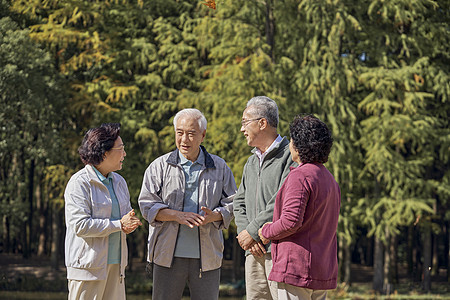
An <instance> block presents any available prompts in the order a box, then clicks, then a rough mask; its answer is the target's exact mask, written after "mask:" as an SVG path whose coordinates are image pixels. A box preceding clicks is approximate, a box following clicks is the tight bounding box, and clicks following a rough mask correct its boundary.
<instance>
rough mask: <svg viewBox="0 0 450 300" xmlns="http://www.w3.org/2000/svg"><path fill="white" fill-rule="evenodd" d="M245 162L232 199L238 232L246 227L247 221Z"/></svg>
mask: <svg viewBox="0 0 450 300" xmlns="http://www.w3.org/2000/svg"><path fill="white" fill-rule="evenodd" d="M246 169H247V164H245V166H244V171H243V173H242V179H241V184H240V185H239V189H238V191H237V193H236V195H235V196H234V200H233V211H234V222H235V223H236V227H237V233H238V234H239V233H240V232H241V231H242V230H244V229H246V228H247V226H248V224H249V222H248V219H247V212H246V211H247V209H246V205H245V189H246V187H245V175H246Z"/></svg>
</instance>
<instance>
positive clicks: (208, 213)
mask: <svg viewBox="0 0 450 300" xmlns="http://www.w3.org/2000/svg"><path fill="white" fill-rule="evenodd" d="M201 210H202V211H203V212H204V213H205V215H204V220H203V221H202V223H201V225H206V224H208V223H211V222H215V221H220V220H222V214H221V213H220V212H218V211H212V210H210V209H209V208H207V207H205V206H202V207H201Z"/></svg>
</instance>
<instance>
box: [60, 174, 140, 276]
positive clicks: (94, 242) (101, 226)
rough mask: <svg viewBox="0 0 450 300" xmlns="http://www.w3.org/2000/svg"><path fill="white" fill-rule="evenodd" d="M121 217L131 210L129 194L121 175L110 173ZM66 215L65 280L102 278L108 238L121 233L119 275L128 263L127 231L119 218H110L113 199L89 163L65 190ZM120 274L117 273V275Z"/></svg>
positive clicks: (74, 176) (123, 272)
mask: <svg viewBox="0 0 450 300" xmlns="http://www.w3.org/2000/svg"><path fill="white" fill-rule="evenodd" d="M112 179H113V186H114V192H115V193H116V196H117V200H118V201H119V207H120V216H121V217H123V216H124V215H125V214H127V213H128V212H129V211H130V210H131V204H130V194H129V192H128V187H127V183H126V182H125V179H123V177H122V176H120V175H119V174H117V173H114V172H112ZM64 200H65V215H66V227H67V230H66V240H65V253H66V257H65V262H66V267H67V279H72V280H105V279H106V277H107V274H106V269H107V266H108V239H109V235H110V234H111V233H114V232H118V231H120V232H121V249H122V253H121V264H120V276H121V277H125V267H126V266H127V263H128V249H127V243H126V234H125V233H124V232H123V231H122V226H121V224H120V220H116V221H111V220H110V217H111V210H112V200H111V196H110V194H109V191H108V188H107V187H106V186H105V185H104V184H103V183H102V182H101V181H100V179H98V176H97V174H96V173H95V171H94V169H93V168H92V166H91V165H86V166H85V167H84V168H83V169H81V170H80V171H78V172H77V173H75V174H74V175H73V176H72V177H71V178H70V180H69V182H68V183H67V186H66V190H65V191H64ZM117 275H118V276H119V274H117Z"/></svg>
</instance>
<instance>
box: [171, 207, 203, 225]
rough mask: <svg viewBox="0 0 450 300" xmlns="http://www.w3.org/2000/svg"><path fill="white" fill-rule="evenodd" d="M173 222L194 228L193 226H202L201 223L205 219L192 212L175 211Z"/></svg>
mask: <svg viewBox="0 0 450 300" xmlns="http://www.w3.org/2000/svg"><path fill="white" fill-rule="evenodd" d="M175 220H176V221H177V222H178V223H179V224H183V225H187V226H189V227H190V228H194V226H200V225H202V223H203V222H204V220H205V217H203V216H201V215H199V214H196V213H193V212H184V211H176V218H175Z"/></svg>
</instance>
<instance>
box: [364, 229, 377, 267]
mask: <svg viewBox="0 0 450 300" xmlns="http://www.w3.org/2000/svg"><path fill="white" fill-rule="evenodd" d="M374 241H375V237H373V236H371V237H369V238H367V248H366V266H373V251H374V249H375V246H374Z"/></svg>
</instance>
